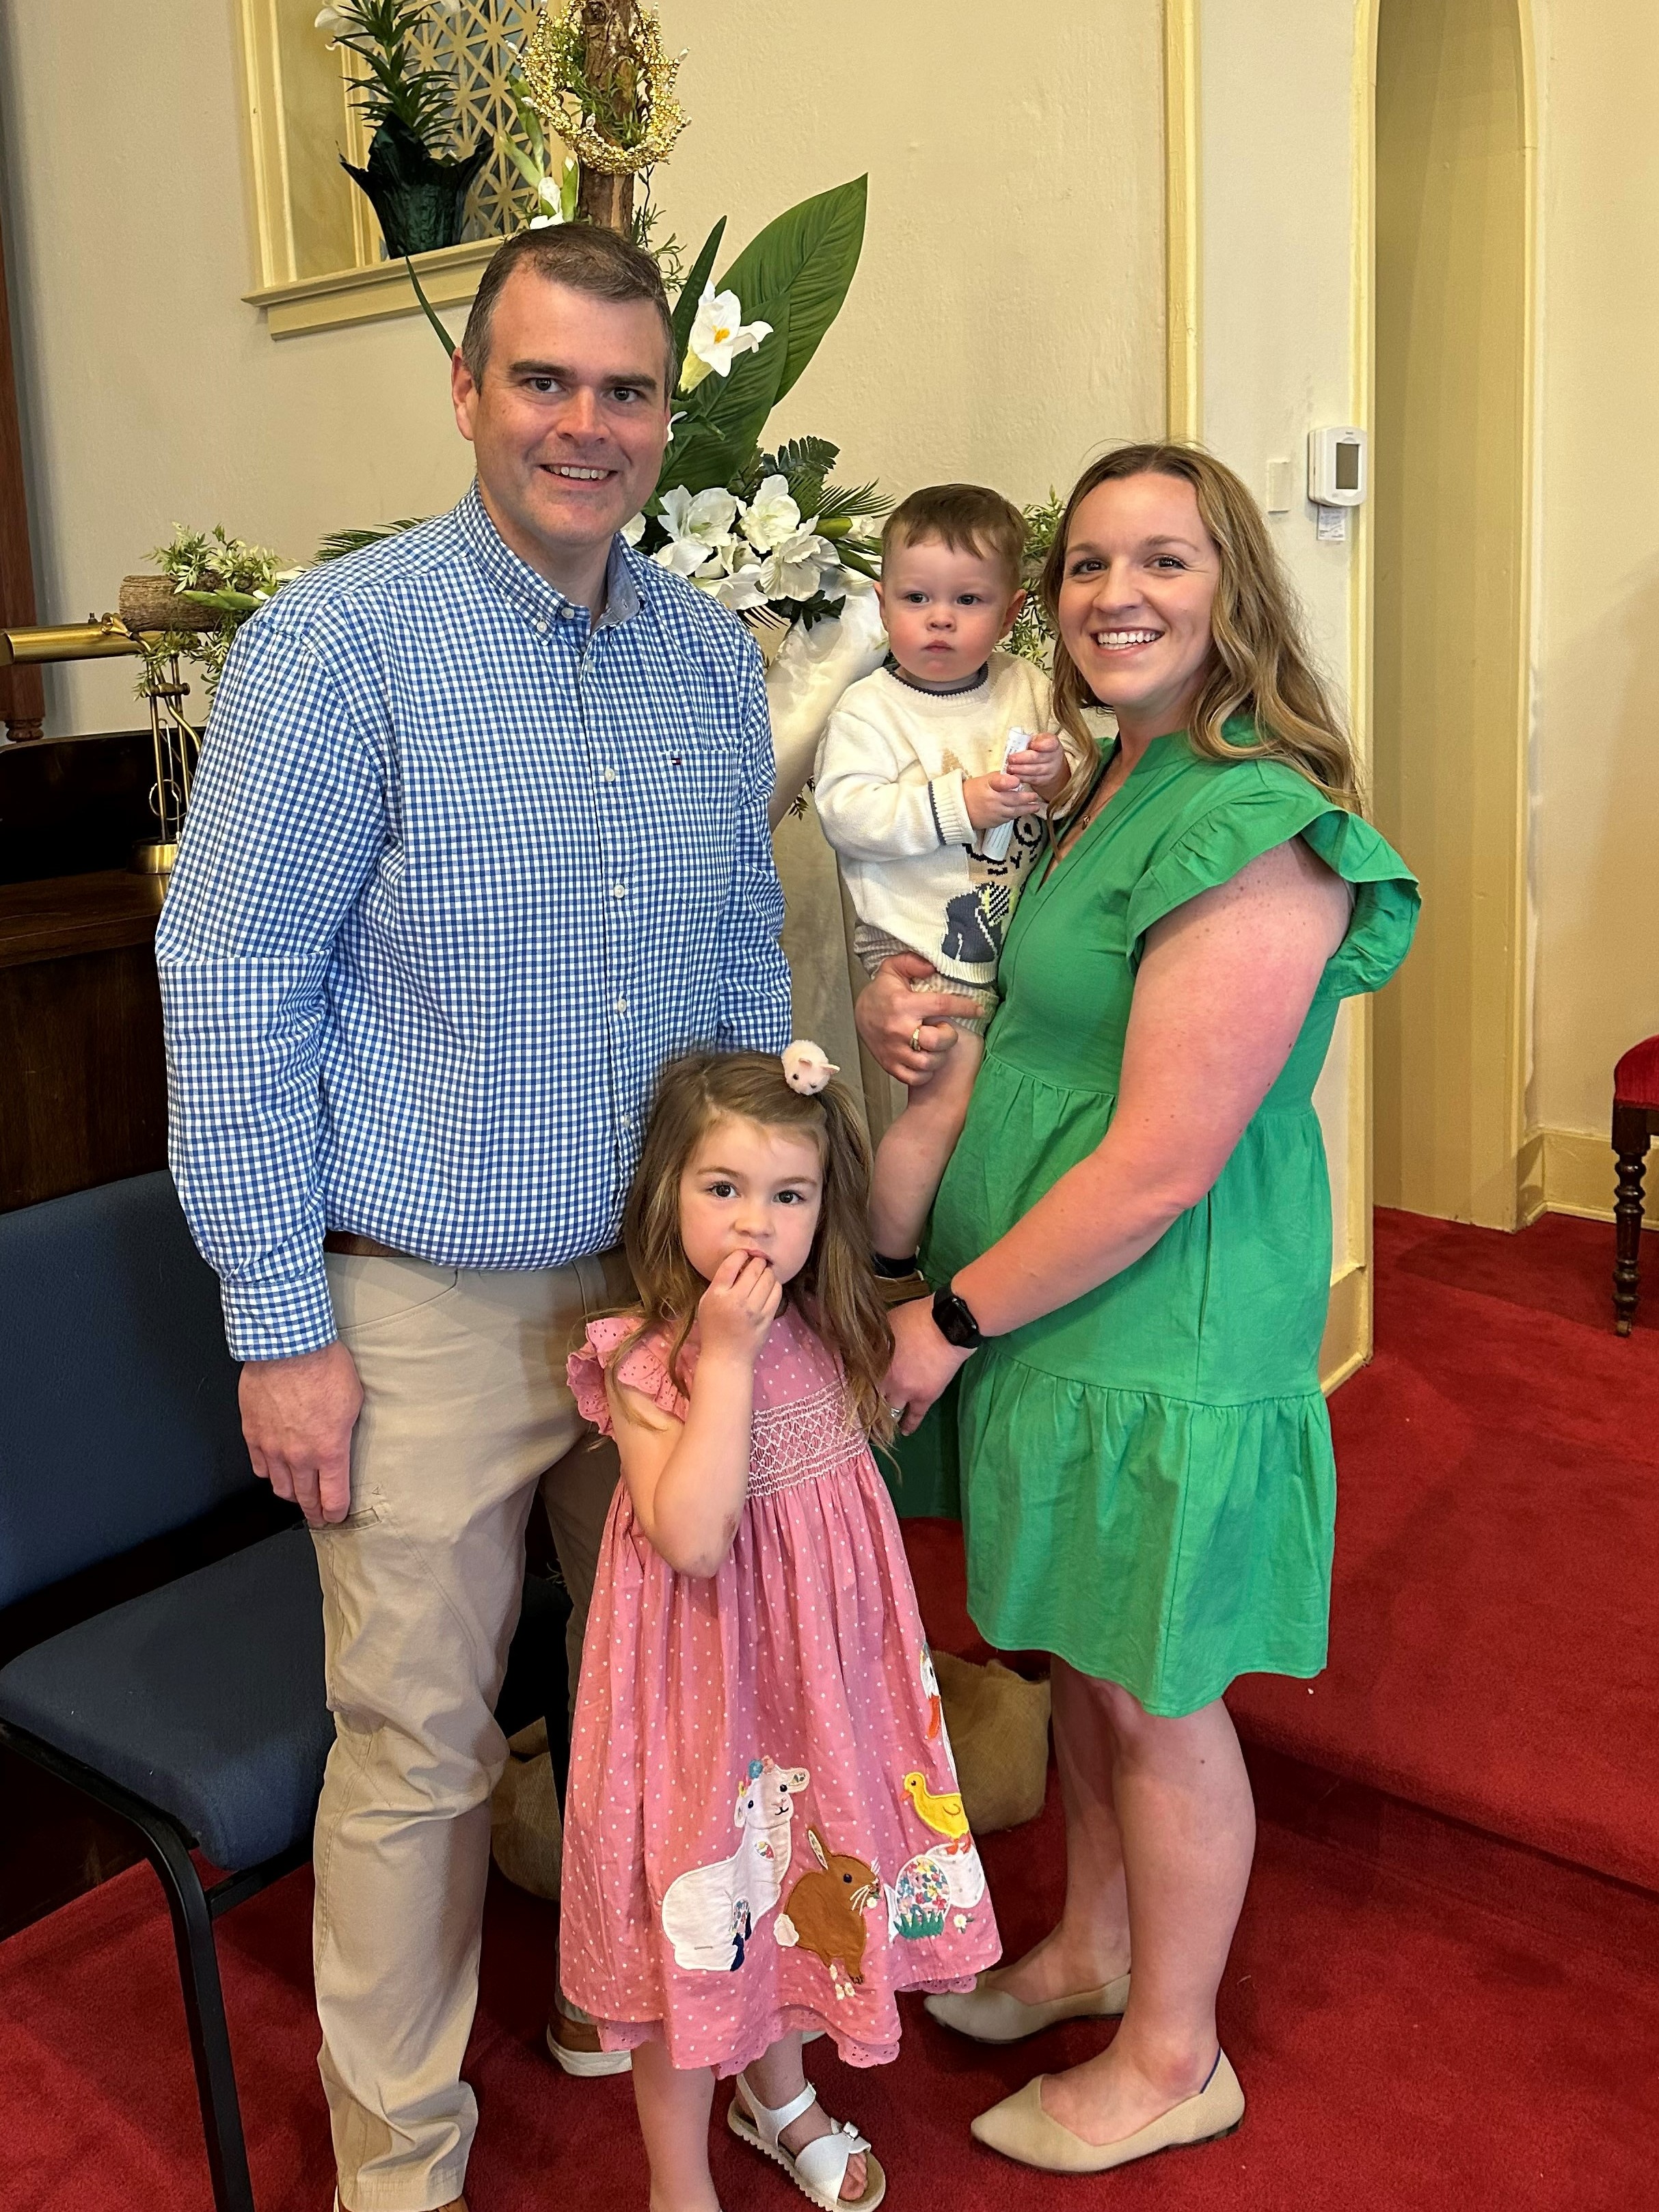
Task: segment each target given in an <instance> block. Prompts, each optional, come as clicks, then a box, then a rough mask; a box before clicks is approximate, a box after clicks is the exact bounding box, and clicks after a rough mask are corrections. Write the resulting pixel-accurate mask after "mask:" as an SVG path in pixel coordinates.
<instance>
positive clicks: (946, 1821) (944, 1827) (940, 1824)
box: [904, 1774, 968, 1842]
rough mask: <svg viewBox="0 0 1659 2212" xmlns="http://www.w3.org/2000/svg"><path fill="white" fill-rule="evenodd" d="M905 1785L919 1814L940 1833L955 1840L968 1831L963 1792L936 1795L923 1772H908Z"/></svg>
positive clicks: (955, 1791)
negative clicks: (963, 1806)
mask: <svg viewBox="0 0 1659 2212" xmlns="http://www.w3.org/2000/svg"><path fill="white" fill-rule="evenodd" d="M904 1786H905V1788H906V1789H907V1790H908V1791H909V1793H910V1802H911V1803H912V1804H913V1805H914V1806H915V1808H916V1812H917V1814H918V1816H919V1817H920V1818H921V1819H922V1820H926V1822H927V1825H928V1826H929V1827H930V1828H932V1829H933V1830H934V1831H935V1832H937V1833H938V1834H939V1835H941V1836H945V1837H948V1838H950V1839H951V1841H952V1842H954V1841H955V1839H956V1838H957V1837H958V1836H965V1835H966V1834H967V1832H968V1815H967V1814H965V1813H964V1812H963V1809H962V1793H961V1792H960V1790H949V1791H947V1792H946V1793H945V1795H944V1796H935V1795H934V1793H933V1790H930V1789H929V1788H928V1787H927V1777H926V1775H922V1774H907V1775H906V1776H905V1778H904Z"/></svg>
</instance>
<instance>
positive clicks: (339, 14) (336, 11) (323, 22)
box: [312, 8, 348, 46]
mask: <svg viewBox="0 0 1659 2212" xmlns="http://www.w3.org/2000/svg"><path fill="white" fill-rule="evenodd" d="M347 27H348V26H347V23H346V13H345V10H344V9H343V8H319V9H318V10H317V20H316V21H315V22H314V23H313V25H312V29H313V31H326V32H328V33H330V37H329V41H328V43H329V45H330V46H333V45H334V42H335V36H336V35H337V33H339V32H341V31H343V30H344V29H346V28H347Z"/></svg>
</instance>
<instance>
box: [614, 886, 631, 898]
mask: <svg viewBox="0 0 1659 2212" xmlns="http://www.w3.org/2000/svg"><path fill="white" fill-rule="evenodd" d="M627 896H628V886H627V884H611V897H612V898H626V897H627Z"/></svg>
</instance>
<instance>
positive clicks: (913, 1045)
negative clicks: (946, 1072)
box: [910, 1022, 921, 1052]
mask: <svg viewBox="0 0 1659 2212" xmlns="http://www.w3.org/2000/svg"><path fill="white" fill-rule="evenodd" d="M910 1049H911V1051H912V1052H920V1051H921V1023H920V1022H918V1023H917V1024H916V1025H915V1029H913V1030H911V1032H910Z"/></svg>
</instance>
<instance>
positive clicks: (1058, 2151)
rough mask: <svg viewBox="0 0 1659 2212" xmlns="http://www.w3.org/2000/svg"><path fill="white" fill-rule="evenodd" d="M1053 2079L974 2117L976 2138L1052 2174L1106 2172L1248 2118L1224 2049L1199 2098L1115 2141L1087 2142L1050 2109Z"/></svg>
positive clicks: (1207, 2138) (1226, 2132) (1209, 2138)
mask: <svg viewBox="0 0 1659 2212" xmlns="http://www.w3.org/2000/svg"><path fill="white" fill-rule="evenodd" d="M1047 2079H1048V2076H1047V2075H1046V2074H1039V2075H1037V2076H1036V2080H1035V2081H1028V2082H1027V2083H1026V2084H1025V2087H1024V2088H1023V2089H1019V2090H1017V2091H1016V2092H1015V2093H1014V2094H1013V2095H1012V2097H1005V2098H1004V2099H1003V2100H1002V2102H1001V2103H1000V2105H993V2106H992V2107H991V2109H990V2111H989V2112H981V2114H980V2115H979V2118H977V2119H975V2120H971V2121H969V2129H970V2131H971V2132H972V2135H973V2137H974V2140H975V2142H982V2143H983V2144H985V2145H986V2147H987V2149H990V2150H1000V2152H1001V2153H1002V2155H1003V2156H1004V2157H1005V2158H1013V2159H1018V2160H1019V2162H1020V2164H1021V2165H1022V2166H1041V2167H1042V2170H1043V2171H1044V2172H1047V2173H1104V2172H1106V2171H1107V2169H1108V2168H1109V2167H1110V2166H1127V2165H1129V2164H1130V2162H1131V2161H1132V2160H1134V2159H1137V2158H1150V2157H1151V2156H1152V2153H1153V2152H1154V2151H1158V2150H1175V2149H1177V2148H1184V2147H1188V2146H1190V2145H1192V2144H1194V2143H1201V2142H1213V2141H1214V2140H1215V2138H1216V2137H1217V2136H1230V2135H1231V2133H1232V2131H1233V2130H1234V2129H1235V2128H1236V2127H1237V2125H1238V2124H1239V2122H1240V2121H1241V2120H1242V2119H1243V2117H1244V2092H1243V2089H1241V2088H1240V2087H1239V2086H1238V2076H1237V2074H1235V2073H1234V2071H1233V2069H1232V2067H1231V2064H1230V2063H1229V2062H1228V2058H1227V2054H1226V2052H1225V2051H1218V2052H1217V2054H1216V2062H1215V2064H1214V2066H1213V2067H1212V2069H1211V2072H1210V2078H1209V2080H1208V2081H1206V2083H1205V2084H1204V2087H1202V2088H1201V2089H1200V2091H1199V2093H1198V2094H1197V2096H1195V2097H1183V2098H1182V2100H1181V2102H1180V2103H1179V2104H1178V2105H1171V2106H1170V2109H1169V2111H1168V2112H1162V2113H1160V2114H1159V2116H1158V2118H1157V2119H1155V2120H1149V2121H1148V2122H1147V2124H1146V2126H1145V2127H1144V2128H1137V2129H1136V2130H1135V2131H1134V2133H1133V2135H1132V2136H1120V2137H1119V2138H1118V2140H1117V2141H1116V2142H1108V2143H1091V2142H1085V2141H1084V2139H1083V2137H1082V2136H1074V2135H1073V2133H1072V2131H1071V2130H1070V2129H1069V2128H1063V2127H1061V2125H1060V2122H1059V2121H1058V2120H1056V2119H1054V2118H1051V2117H1050V2115H1049V2114H1048V2113H1047V2112H1044V2111H1043V2109H1042V2084H1043V2083H1044V2081H1047Z"/></svg>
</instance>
